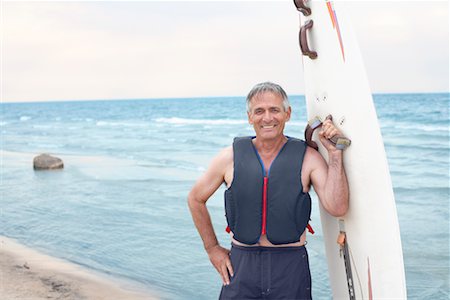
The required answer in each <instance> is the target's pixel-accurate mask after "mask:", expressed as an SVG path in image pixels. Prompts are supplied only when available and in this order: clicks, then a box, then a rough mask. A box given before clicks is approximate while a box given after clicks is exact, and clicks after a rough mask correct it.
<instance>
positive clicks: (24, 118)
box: [20, 116, 31, 122]
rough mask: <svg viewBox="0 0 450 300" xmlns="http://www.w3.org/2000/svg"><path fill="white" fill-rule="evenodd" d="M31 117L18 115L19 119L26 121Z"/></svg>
mask: <svg viewBox="0 0 450 300" xmlns="http://www.w3.org/2000/svg"><path fill="white" fill-rule="evenodd" d="M30 119H31V117H30V116H20V121H22V122H23V121H28V120H30Z"/></svg>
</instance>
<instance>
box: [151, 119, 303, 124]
mask: <svg viewBox="0 0 450 300" xmlns="http://www.w3.org/2000/svg"><path fill="white" fill-rule="evenodd" d="M154 121H155V122H157V123H165V124H175V125H197V124H200V125H241V124H244V125H247V124H248V120H233V119H214V120H213V119H187V118H177V117H172V118H157V119H154ZM287 124H289V125H292V126H306V122H301V121H290V122H289V123H287Z"/></svg>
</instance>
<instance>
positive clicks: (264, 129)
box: [247, 92, 291, 140]
mask: <svg viewBox="0 0 450 300" xmlns="http://www.w3.org/2000/svg"><path fill="white" fill-rule="evenodd" d="M247 114H248V122H249V123H250V124H252V125H253V128H254V129H255V133H256V136H257V137H259V138H261V139H264V140H271V139H276V138H278V137H280V136H281V135H283V130H284V124H285V123H286V122H287V121H289V118H290V117H291V108H290V107H289V109H288V110H287V111H285V110H284V106H283V98H282V97H281V96H279V95H277V94H274V93H272V92H264V93H260V94H257V95H255V96H254V97H253V98H252V99H251V100H250V112H248V113H247Z"/></svg>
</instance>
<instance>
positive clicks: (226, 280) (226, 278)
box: [220, 264, 230, 285]
mask: <svg viewBox="0 0 450 300" xmlns="http://www.w3.org/2000/svg"><path fill="white" fill-rule="evenodd" d="M220 275H221V276H222V280H223V284H224V285H225V284H226V285H229V284H230V277H229V276H228V269H227V265H226V264H223V265H221V266H220Z"/></svg>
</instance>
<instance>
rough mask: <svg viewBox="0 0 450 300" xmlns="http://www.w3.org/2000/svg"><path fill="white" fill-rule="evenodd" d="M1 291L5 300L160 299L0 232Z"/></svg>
mask: <svg viewBox="0 0 450 300" xmlns="http://www.w3.org/2000/svg"><path fill="white" fill-rule="evenodd" d="M0 294H1V295H2V299H8V300H10V299H11V300H12V299H14V300H19V299H20V300H25V299H27V300H31V299H33V300H40V299H74V300H75V299H95V300H97V299H98V300H103V299H104V300H109V299H123V300H144V299H145V300H150V299H159V297H158V296H157V294H156V293H152V292H150V291H143V290H139V288H138V287H137V286H136V287H133V286H132V283H127V282H126V281H122V280H120V279H115V278H108V276H107V275H104V276H103V275H102V274H96V272H95V271H91V270H89V269H87V268H84V267H82V266H79V265H77V264H74V263H71V262H68V261H65V260H63V259H59V258H56V257H52V256H49V255H46V254H44V253H41V252H39V251H37V250H34V249H32V248H29V247H27V246H24V245H22V244H20V243H19V242H17V241H16V240H14V239H12V238H8V237H5V236H1V235H0Z"/></svg>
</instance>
